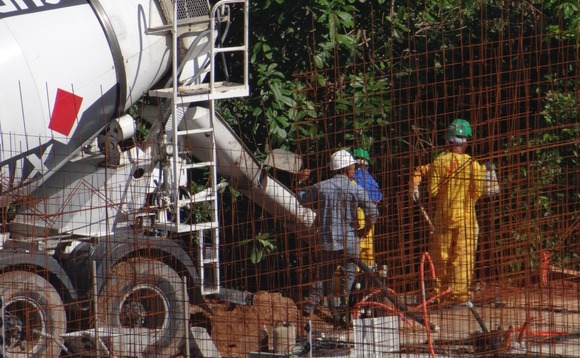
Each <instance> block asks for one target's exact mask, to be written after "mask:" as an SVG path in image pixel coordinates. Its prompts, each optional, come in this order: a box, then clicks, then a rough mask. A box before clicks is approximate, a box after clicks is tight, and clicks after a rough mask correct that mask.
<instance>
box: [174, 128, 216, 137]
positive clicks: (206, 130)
mask: <svg viewBox="0 0 580 358" xmlns="http://www.w3.org/2000/svg"><path fill="white" fill-rule="evenodd" d="M210 132H213V128H200V129H186V130H183V131H177V135H178V136H184V135H191V134H199V133H210Z"/></svg>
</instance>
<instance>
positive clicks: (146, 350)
mask: <svg viewBox="0 0 580 358" xmlns="http://www.w3.org/2000/svg"><path fill="white" fill-rule="evenodd" d="M97 303H98V310H99V313H98V314H97V318H98V324H99V327H101V328H105V327H111V328H121V329H127V328H133V329H134V330H131V331H134V332H135V331H138V332H145V333H144V334H143V333H142V334H141V335H140V336H141V337H146V338H145V340H143V341H142V342H143V344H144V345H146V347H134V348H131V349H132V350H134V351H135V353H139V352H143V355H144V356H150V357H172V356H174V355H176V354H177V353H179V351H180V348H181V346H182V344H183V343H184V341H185V328H186V327H187V325H188V322H186V319H185V309H186V307H189V301H188V297H187V292H184V290H183V288H182V281H181V279H180V277H179V275H177V273H176V272H175V271H174V270H173V269H172V268H170V267H169V266H167V265H166V264H164V263H162V262H159V261H155V260H151V259H144V258H133V259H129V260H127V261H123V262H120V263H118V264H116V265H115V266H114V267H113V269H112V270H111V272H110V275H109V278H108V279H107V281H106V282H105V284H104V286H103V288H102V289H101V291H100V292H99V295H98V299H97ZM136 338H138V337H136ZM118 349H127V348H125V347H111V354H114V355H117V354H118V353H119V352H117V350H118ZM119 355H127V354H119Z"/></svg>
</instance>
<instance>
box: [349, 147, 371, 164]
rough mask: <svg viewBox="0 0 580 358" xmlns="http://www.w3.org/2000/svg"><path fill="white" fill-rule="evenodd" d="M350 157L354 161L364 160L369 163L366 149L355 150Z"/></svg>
mask: <svg viewBox="0 0 580 358" xmlns="http://www.w3.org/2000/svg"><path fill="white" fill-rule="evenodd" d="M352 156H353V157H354V158H355V159H359V158H361V159H365V160H366V161H368V162H370V161H371V157H370V155H369V151H368V150H366V149H362V148H356V149H355V150H354V151H353V152H352Z"/></svg>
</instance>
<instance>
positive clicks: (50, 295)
mask: <svg viewBox="0 0 580 358" xmlns="http://www.w3.org/2000/svg"><path fill="white" fill-rule="evenodd" d="M0 285H1V287H0V295H1V297H2V300H3V302H2V303H3V305H4V321H3V326H2V329H3V330H2V337H1V338H2V339H3V340H4V343H5V347H6V354H5V356H6V357H11V358H19V357H23V358H24V357H58V356H59V355H60V352H61V350H62V346H61V345H60V344H59V343H60V342H61V337H60V336H61V335H62V334H64V333H65V332H66V313H65V310H64V305H63V303H62V299H61V298H60V296H59V294H58V292H57V291H56V289H55V288H54V287H53V286H52V285H51V284H50V283H49V282H48V281H46V280H45V279H44V278H42V277H40V276H38V275H36V274H34V273H32V272H26V271H13V272H6V273H3V274H0Z"/></svg>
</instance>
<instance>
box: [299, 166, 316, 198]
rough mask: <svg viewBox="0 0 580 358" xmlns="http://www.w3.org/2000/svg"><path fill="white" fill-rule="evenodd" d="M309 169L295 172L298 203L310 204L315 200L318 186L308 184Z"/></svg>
mask: <svg viewBox="0 0 580 358" xmlns="http://www.w3.org/2000/svg"><path fill="white" fill-rule="evenodd" d="M309 177H310V169H302V170H300V171H299V172H298V173H297V179H298V187H297V189H296V194H297V197H298V201H299V202H300V204H302V205H305V206H312V205H313V204H314V203H315V202H316V200H317V194H318V188H315V187H313V186H309V185H308V178H309Z"/></svg>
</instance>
